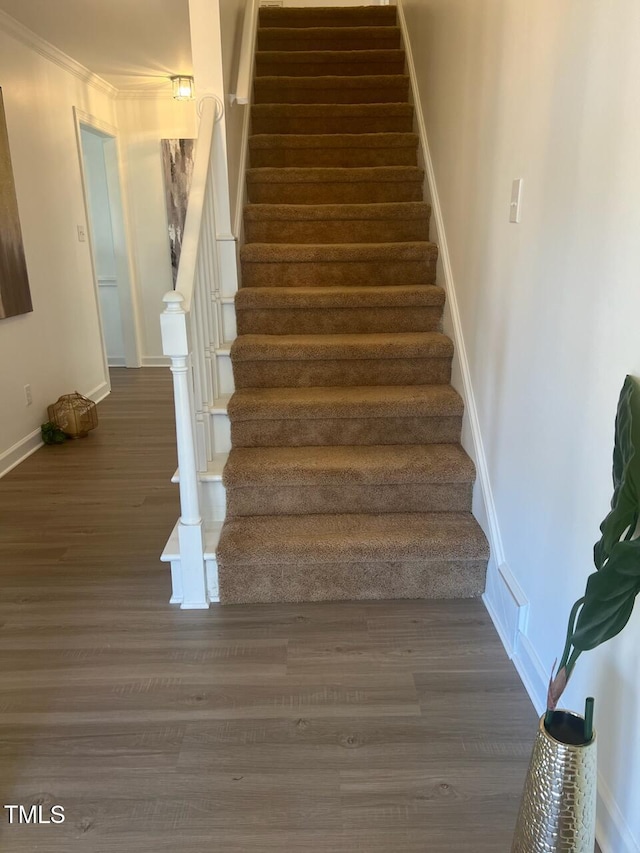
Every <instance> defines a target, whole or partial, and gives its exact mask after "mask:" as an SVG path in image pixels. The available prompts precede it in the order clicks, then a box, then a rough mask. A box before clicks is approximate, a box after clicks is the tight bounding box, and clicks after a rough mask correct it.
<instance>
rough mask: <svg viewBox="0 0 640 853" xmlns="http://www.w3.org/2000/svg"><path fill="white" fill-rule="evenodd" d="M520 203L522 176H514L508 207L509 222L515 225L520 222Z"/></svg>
mask: <svg viewBox="0 0 640 853" xmlns="http://www.w3.org/2000/svg"><path fill="white" fill-rule="evenodd" d="M521 203H522V178H516V179H515V181H514V182H513V183H512V184H511V205H510V208H509V222H513V223H514V224H515V225H517V224H518V223H519V222H520V206H521Z"/></svg>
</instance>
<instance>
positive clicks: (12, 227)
mask: <svg viewBox="0 0 640 853" xmlns="http://www.w3.org/2000/svg"><path fill="white" fill-rule="evenodd" d="M29 311H33V306H32V304H31V292H30V290H29V278H28V276H27V265H26V262H25V258H24V246H23V244H22V231H21V230H20V218H19V216H18V200H17V198H16V187H15V183H14V180H13V169H12V168H11V156H10V154H9V137H8V135H7V124H6V120H5V115H4V102H3V100H2V89H0V320H2V319H4V318H6V317H15V316H16V315H17V314H28V313H29Z"/></svg>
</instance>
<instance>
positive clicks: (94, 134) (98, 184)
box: [74, 109, 141, 367]
mask: <svg viewBox="0 0 640 853" xmlns="http://www.w3.org/2000/svg"><path fill="white" fill-rule="evenodd" d="M74 112H75V118H76V130H77V137H78V150H79V154H80V163H81V168H82V178H83V186H84V197H85V210H86V222H87V226H88V229H87V233H85V234H83V233H82V226H79V232H78V239H80V240H82V239H83V238H84V239H87V241H88V243H89V245H90V250H91V259H92V267H93V276H94V287H95V292H96V298H97V308H98V313H99V316H100V322H101V327H102V342H103V348H104V354H105V360H106V364H107V365H108V367H140V365H141V360H140V354H139V349H138V334H137V321H136V310H135V301H134V298H133V292H132V287H131V281H132V276H131V269H130V257H129V250H128V245H127V239H126V222H125V212H124V206H123V201H122V191H121V182H120V169H119V157H118V141H117V131H116V129H115V128H110V127H109V126H108V125H105V124H104V122H101V121H99V120H97V119H95V118H93V117H92V116H88V115H86V114H84V113H82V112H81V111H80V110H78V109H76V110H74Z"/></svg>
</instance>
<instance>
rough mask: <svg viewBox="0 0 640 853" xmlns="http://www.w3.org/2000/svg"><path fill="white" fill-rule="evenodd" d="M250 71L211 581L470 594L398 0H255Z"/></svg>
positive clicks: (476, 562) (463, 458) (253, 588)
mask: <svg viewBox="0 0 640 853" xmlns="http://www.w3.org/2000/svg"><path fill="white" fill-rule="evenodd" d="M255 73H256V77H255V81H254V103H253V106H252V107H251V111H252V112H251V136H250V140H249V157H250V164H249V169H248V171H247V194H248V204H247V205H246V208H245V212H244V213H245V244H244V246H243V247H242V248H241V265H242V288H241V289H240V291H239V292H238V294H237V297H236V315H237V321H238V337H237V339H236V341H235V342H234V344H233V346H232V348H231V358H232V363H233V371H234V379H235V384H236V388H237V390H236V392H235V393H234V395H233V396H232V398H231V400H230V403H229V417H230V420H231V440H232V450H231V453H230V455H229V459H228V462H227V464H226V466H225V470H224V474H223V478H224V484H225V486H226V490H227V519H226V521H225V524H224V527H223V530H222V535H221V538H220V544H219V548H218V569H219V581H220V599H221V601H222V602H223V603H236V602H275V601H319V600H332V599H341V598H342V599H344V598H352V599H373V598H412V597H417V598H420V597H460V596H465V597H468V596H474V595H478V594H480V593H481V592H482V590H483V588H484V577H485V572H486V563H487V558H488V547H487V542H486V539H485V537H484V535H483V533H482V531H481V530H480V528H479V526H478V524H477V522H476V521H475V519H474V518H473V516H472V514H471V493H472V487H473V482H474V479H475V470H474V466H473V463H472V462H471V460H470V459H469V457H468V456H467V454H466V453H465V452H464V450H463V449H462V447H461V446H460V432H461V426H462V415H463V403H462V400H461V398H460V396H459V395H458V394H457V393H456V392H455V390H454V389H453V388H452V387H451V385H450V384H449V382H450V375H451V361H452V357H453V344H452V342H451V340H450V339H449V338H448V337H447V336H446V335H444V334H442V331H441V323H442V312H443V306H444V292H443V291H442V289H441V288H440V287H438V286H437V285H436V281H435V276H436V262H437V247H436V245H435V244H434V243H433V242H431V241H430V240H429V219H430V213H431V211H430V208H429V205H428V204H426V203H425V201H424V199H423V181H424V173H423V170H422V169H421V168H420V166H419V163H418V137H417V135H416V133H415V128H414V116H413V107H412V106H411V103H410V93H409V78H408V76H407V74H406V67H405V56H404V51H403V49H402V41H401V35H400V30H399V28H398V25H397V20H396V10H395V8H394V7H393V6H363V7H338V8H263V9H261V10H260V17H259V28H258V36H257V53H256V63H255Z"/></svg>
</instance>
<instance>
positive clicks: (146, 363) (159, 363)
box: [141, 355, 171, 368]
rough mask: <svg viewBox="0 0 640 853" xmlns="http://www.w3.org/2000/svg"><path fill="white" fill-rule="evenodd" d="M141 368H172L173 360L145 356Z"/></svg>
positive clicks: (164, 356) (164, 357) (162, 356)
mask: <svg viewBox="0 0 640 853" xmlns="http://www.w3.org/2000/svg"><path fill="white" fill-rule="evenodd" d="M141 367H167V368H168V367H171V359H170V358H168V357H167V356H166V355H143V356H142V365H141Z"/></svg>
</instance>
